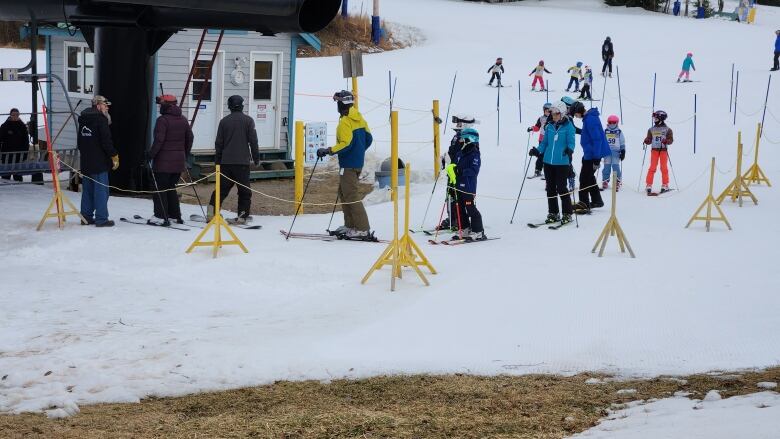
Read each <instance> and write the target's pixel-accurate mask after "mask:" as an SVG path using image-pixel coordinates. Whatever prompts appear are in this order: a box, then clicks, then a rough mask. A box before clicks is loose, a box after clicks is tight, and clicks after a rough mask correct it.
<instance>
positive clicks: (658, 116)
mask: <svg viewBox="0 0 780 439" xmlns="http://www.w3.org/2000/svg"><path fill="white" fill-rule="evenodd" d="M666 118H667V114H666V111H663V110H657V111H655V112H654V113H653V126H652V127H651V128H650V129H649V130H647V136H646V137H645V140H644V142H642V144H643V149H646V148H647V146H648V145H649V146H650V148H651V150H650V168H649V169H648V170H647V177H646V178H645V183H646V184H647V187H646V188H645V191H647V195H652V194H653V177H654V176H655V171H656V169H657V168H658V163H659V162H660V163H661V192H660V193H664V192H668V191H669V169H668V168H667V161H668V160H669V151H668V149H669V145H671V144H672V143H674V133H672V129H671V128H669V127H668V126H666V123H665V121H666Z"/></svg>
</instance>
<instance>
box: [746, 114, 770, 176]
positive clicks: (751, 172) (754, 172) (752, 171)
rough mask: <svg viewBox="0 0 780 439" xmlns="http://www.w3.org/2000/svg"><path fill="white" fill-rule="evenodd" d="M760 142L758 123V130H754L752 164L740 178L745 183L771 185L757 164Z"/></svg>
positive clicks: (759, 126)
mask: <svg viewBox="0 0 780 439" xmlns="http://www.w3.org/2000/svg"><path fill="white" fill-rule="evenodd" d="M760 143H761V124H760V123H759V124H758V130H756V152H755V155H754V157H753V166H751V167H750V168H749V169H748V170H747V172H745V174H744V175H743V176H742V180H744V182H745V184H746V185H750V184H757V185H760V184H761V183H766V185H767V186H769V187H771V186H772V183H770V182H769V179H768V178H766V174H764V171H762V170H761V167H760V166H758V147H759V146H760Z"/></svg>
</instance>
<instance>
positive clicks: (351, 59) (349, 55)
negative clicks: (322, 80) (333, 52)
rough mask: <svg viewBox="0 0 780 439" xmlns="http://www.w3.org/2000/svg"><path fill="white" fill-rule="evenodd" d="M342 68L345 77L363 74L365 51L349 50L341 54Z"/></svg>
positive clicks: (355, 76)
mask: <svg viewBox="0 0 780 439" xmlns="http://www.w3.org/2000/svg"><path fill="white" fill-rule="evenodd" d="M341 68H342V70H343V72H344V77H345V78H357V77H360V76H363V52H361V51H359V50H349V51H346V52H344V53H342V54H341Z"/></svg>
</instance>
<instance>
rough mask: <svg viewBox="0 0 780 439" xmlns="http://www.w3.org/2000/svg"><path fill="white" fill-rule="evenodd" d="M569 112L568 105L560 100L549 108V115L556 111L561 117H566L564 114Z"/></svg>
mask: <svg viewBox="0 0 780 439" xmlns="http://www.w3.org/2000/svg"><path fill="white" fill-rule="evenodd" d="M568 112H569V106H568V105H566V103H565V102H563V101H561V102H558V103H557V104H555V105H553V107H552V108H550V115H552V114H555V113H558V114H560V115H561V117H566V115H567V114H568Z"/></svg>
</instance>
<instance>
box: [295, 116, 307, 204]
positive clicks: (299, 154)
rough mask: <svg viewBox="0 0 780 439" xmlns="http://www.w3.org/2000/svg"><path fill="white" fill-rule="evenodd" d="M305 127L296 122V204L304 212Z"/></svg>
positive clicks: (301, 123)
mask: <svg viewBox="0 0 780 439" xmlns="http://www.w3.org/2000/svg"><path fill="white" fill-rule="evenodd" d="M304 140H305V128H304V125H303V122H301V121H296V122H295V201H296V203H295V206H296V212H298V213H303V204H302V203H303V164H304V162H305V158H304V150H305V147H304V146H305V145H304Z"/></svg>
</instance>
